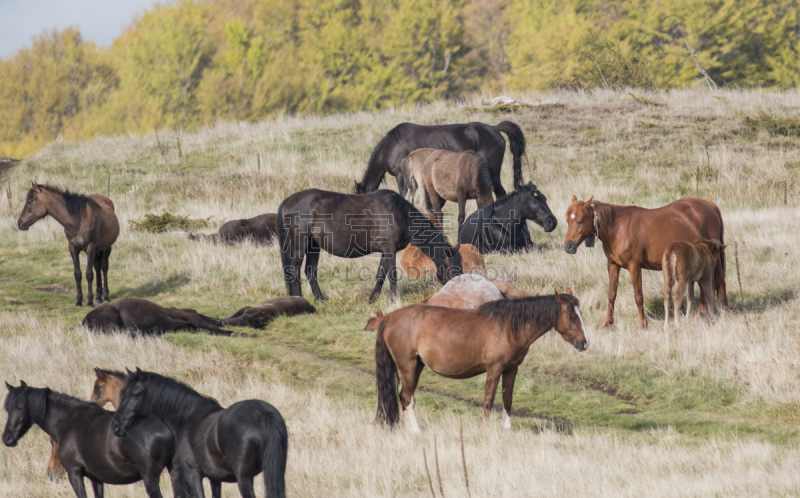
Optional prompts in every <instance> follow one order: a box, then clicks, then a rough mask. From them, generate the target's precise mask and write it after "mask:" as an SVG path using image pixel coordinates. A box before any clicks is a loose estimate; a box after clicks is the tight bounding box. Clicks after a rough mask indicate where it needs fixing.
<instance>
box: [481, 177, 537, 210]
mask: <svg viewBox="0 0 800 498" xmlns="http://www.w3.org/2000/svg"><path fill="white" fill-rule="evenodd" d="M491 181H492V180H491V178H489V182H490V185H491ZM533 188H534V190H536V189H537V187H536V185H534V186H533ZM526 190H527V185H523V186H521V187H519V188H518V189H517V190H515V191H513V192H511V193H510V194H508V195H506V196H505V197H501V198H500V199H497V200H496V201H494V202H493V203H491V204H489V205H488V206H486V207H485V208H483V210H484V214H485V215H486V216H489V217H491V216H492V215H493V214H494V211H495V209H500V208H504V207H505V206H506V204H510V203H511V202H514V201H516V199H517V197H519V196H520V195H522V194H523V193H525V191H526Z"/></svg>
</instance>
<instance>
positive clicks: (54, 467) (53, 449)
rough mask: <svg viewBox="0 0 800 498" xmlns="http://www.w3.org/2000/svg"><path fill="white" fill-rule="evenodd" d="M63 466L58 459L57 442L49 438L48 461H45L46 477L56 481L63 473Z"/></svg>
mask: <svg viewBox="0 0 800 498" xmlns="http://www.w3.org/2000/svg"><path fill="white" fill-rule="evenodd" d="M64 472H66V471H65V470H64V466H63V465H61V460H59V459H58V443H56V442H55V440H53V439H52V438H50V461H49V462H47V477H49V478H50V480H51V481H53V482H56V481H57V480H58V478H59V477H61V476H63V475H64Z"/></svg>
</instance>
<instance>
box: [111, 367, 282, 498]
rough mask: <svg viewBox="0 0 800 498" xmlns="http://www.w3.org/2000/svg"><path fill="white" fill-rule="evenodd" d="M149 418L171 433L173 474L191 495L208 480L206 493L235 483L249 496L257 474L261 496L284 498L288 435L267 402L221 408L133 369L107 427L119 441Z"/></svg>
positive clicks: (163, 379) (172, 383)
mask: <svg viewBox="0 0 800 498" xmlns="http://www.w3.org/2000/svg"><path fill="white" fill-rule="evenodd" d="M150 416H155V417H158V418H159V419H160V420H162V421H163V422H164V424H166V425H167V426H168V427H169V428H170V430H171V431H172V432H173V433H174V434H175V437H176V440H177V450H176V455H175V458H176V461H177V462H179V463H178V465H177V469H178V470H179V473H180V477H181V482H185V483H186V484H187V485H188V488H189V489H188V490H186V491H189V492H190V493H194V496H203V477H208V478H209V480H210V481H211V485H212V488H213V487H215V486H216V487H217V489H219V483H221V482H235V483H237V484H238V485H239V492H240V493H241V495H242V496H243V497H245V498H249V497H254V496H255V494H254V492H253V478H254V477H255V476H256V475H258V474H259V473H261V472H263V473H264V486H265V488H266V491H267V496H269V497H270V498H284V497H285V496H286V490H285V483H284V473H285V471H286V453H287V450H288V433H287V432H286V423H285V422H284V420H283V417H282V416H281V414H280V413H278V410H276V409H275V407H273V406H272V405H270V404H269V403H267V402H265V401H261V400H257V399H250V400H246V401H240V402H238V403H234V404H233V405H231V406H230V407H228V408H223V407H222V406H220V404H219V403H217V402H216V401H215V400H213V399H211V398H206V397H204V396H202V395H200V394H199V393H197V392H196V391H194V390H193V389H192V388H190V387H188V386H187V385H185V384H182V383H180V382H178V381H176V380H175V379H171V378H169V377H164V376H161V375H158V374H156V373H152V372H143V371H141V370H139V369H138V368H137V369H136V372H133V373H131V374H129V375H128V377H127V378H126V379H125V387H123V389H122V394H121V396H120V406H119V409H118V410H117V411H116V412H114V418H113V419H112V420H111V427H112V430H113V431H114V434H116V435H118V436H125V434H127V433H128V432H129V431H131V430H135V429H136V428H137V427H138V424H137V421H138V420H140V419H142V418H146V417H150ZM173 486H175V482H174V481H173Z"/></svg>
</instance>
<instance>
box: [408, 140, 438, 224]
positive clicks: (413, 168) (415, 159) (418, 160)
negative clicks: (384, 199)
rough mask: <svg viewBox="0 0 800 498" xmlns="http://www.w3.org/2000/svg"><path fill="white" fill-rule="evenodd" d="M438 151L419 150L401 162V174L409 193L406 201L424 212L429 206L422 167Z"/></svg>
mask: <svg viewBox="0 0 800 498" xmlns="http://www.w3.org/2000/svg"><path fill="white" fill-rule="evenodd" d="M433 152H436V149H429V148H425V149H417V150H415V151H413V152H411V154H409V155H407V156H406V157H405V158H403V160H402V161H400V174H401V175H403V179H404V182H405V185H406V188H407V189H408V191H407V192H406V195H405V197H406V199H407V200H408V201H409V202H411V203H413V204H414V207H416V208H417V209H419V210H420V211H422V210H423V209H425V206H426V205H427V204H426V202H425V198H426V195H425V181H424V180H423V178H422V165H423V164H424V163H425V159H427V158H428V156H429V155H431V154H432V153H433Z"/></svg>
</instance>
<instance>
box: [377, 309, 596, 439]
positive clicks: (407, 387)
mask: <svg viewBox="0 0 800 498" xmlns="http://www.w3.org/2000/svg"><path fill="white" fill-rule="evenodd" d="M552 328H555V329H556V330H557V331H558V332H559V333H560V334H561V336H562V337H563V338H564V339H565V340H566V341H567V342H569V343H571V344H573V345H574V346H575V349H577V350H578V351H584V350H586V348H587V347H588V346H589V342H588V340H587V339H586V332H585V331H584V328H583V319H582V318H581V312H580V307H579V303H578V300H577V299H576V298H575V297H573V296H572V295H570V294H556V295H555V296H537V297H527V298H522V299H501V300H500V301H492V302H489V303H486V304H484V305H482V306H481V307H479V308H474V309H455V308H442V307H439V306H427V305H425V304H412V305H411V306H406V307H405V308H401V309H399V310H397V311H394V312H392V313H389V314H388V315H386V316H385V317H384V318H383V321H382V322H381V324H380V326H379V328H378V333H377V339H376V343H375V363H376V374H375V378H376V382H377V387H378V413H377V420H378V421H379V422H384V423H386V424H388V425H389V426H393V425H395V424H397V422H399V419H400V413H399V410H398V403H397V380H396V379H397V373H398V371H399V373H400V378H401V380H402V384H403V387H402V391H401V392H400V401H401V402H402V406H403V410H405V411H406V412H407V417H408V422H409V424H410V429H411V431H412V432H419V426H418V425H417V420H416V416H415V415H414V391H415V389H416V388H417V382H419V376H420V374H421V373H422V369H423V368H425V366H428V367H429V368H430V369H431V370H433V371H434V372H436V373H438V374H439V375H442V376H445V377H450V378H454V379H466V378H469V377H474V376H476V375H480V374H482V373H484V372H486V391H485V395H484V398H483V420H484V422H485V421H487V420H488V418H489V412H490V410H491V409H492V405H493V404H494V396H495V393H496V391H497V385H498V383H499V382H500V378H501V377H502V379H503V422H502V425H503V427H504V428H510V427H511V418H510V413H511V400H512V395H513V391H514V379H515V378H516V376H517V369H518V368H519V366H520V365H521V364H522V362H523V360H524V359H525V356H526V355H527V354H528V349H529V348H530V347H531V344H533V342H534V341H535V340H536V339H538V338H539V337H541V336H542V335H544V334H545V332H547V331H549V330H550V329H552Z"/></svg>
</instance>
